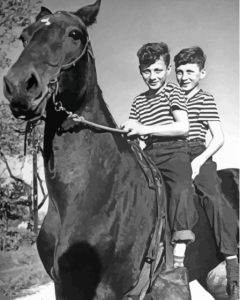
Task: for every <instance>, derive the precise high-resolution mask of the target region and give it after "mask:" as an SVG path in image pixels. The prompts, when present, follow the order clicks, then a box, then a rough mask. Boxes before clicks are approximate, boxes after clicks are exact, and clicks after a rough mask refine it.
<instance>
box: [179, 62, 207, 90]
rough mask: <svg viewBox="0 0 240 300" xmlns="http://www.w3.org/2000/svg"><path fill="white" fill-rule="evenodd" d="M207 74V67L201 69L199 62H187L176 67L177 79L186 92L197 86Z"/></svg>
mask: <svg viewBox="0 0 240 300" xmlns="http://www.w3.org/2000/svg"><path fill="white" fill-rule="evenodd" d="M205 75H206V71H205V69H202V70H200V68H199V66H198V64H185V65H180V66H178V67H177V68H176V77H177V81H178V83H179V85H180V87H181V88H182V89H183V90H184V91H185V92H186V94H188V93H189V92H191V91H192V90H193V89H194V88H195V87H197V86H198V85H199V82H200V80H201V79H203V78H204V77H205Z"/></svg>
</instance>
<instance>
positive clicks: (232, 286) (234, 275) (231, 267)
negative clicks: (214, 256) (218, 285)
mask: <svg viewBox="0 0 240 300" xmlns="http://www.w3.org/2000/svg"><path fill="white" fill-rule="evenodd" d="M226 271H227V288H226V291H227V294H228V295H229V296H230V298H229V300H238V299H239V264H238V261H237V259H226Z"/></svg>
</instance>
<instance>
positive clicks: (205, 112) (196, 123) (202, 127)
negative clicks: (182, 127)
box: [187, 90, 220, 142]
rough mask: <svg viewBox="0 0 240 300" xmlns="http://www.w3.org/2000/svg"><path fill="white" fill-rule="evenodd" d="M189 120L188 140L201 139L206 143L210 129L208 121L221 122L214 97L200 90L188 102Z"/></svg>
mask: <svg viewBox="0 0 240 300" xmlns="http://www.w3.org/2000/svg"><path fill="white" fill-rule="evenodd" d="M187 108H188V118H189V125H190V130H189V136H188V140H189V141H191V140H193V139H196V138H198V139H201V140H202V141H204V142H205V139H206V134H207V131H208V129H209V126H208V121H220V118H219V115H218V111H217V107H216V103H215V100H214V98H213V96H212V95H211V94H209V93H207V92H205V91H203V90H199V91H198V92H197V93H196V94H195V95H194V96H192V97H191V98H190V99H188V101H187Z"/></svg>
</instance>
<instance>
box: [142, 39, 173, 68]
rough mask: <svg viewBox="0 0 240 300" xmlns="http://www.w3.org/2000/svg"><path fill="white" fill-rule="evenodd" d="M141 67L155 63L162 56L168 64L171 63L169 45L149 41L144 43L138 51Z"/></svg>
mask: <svg viewBox="0 0 240 300" xmlns="http://www.w3.org/2000/svg"><path fill="white" fill-rule="evenodd" d="M137 56H138V59H139V65H140V69H143V68H147V67H149V66H150V65H152V64H154V63H155V62H156V61H157V60H159V59H160V57H162V58H163V60H164V62H165V64H166V66H167V67H168V65H169V63H170V54H169V48H168V45H167V44H165V43H148V44H145V45H143V46H142V47H141V48H140V49H139V50H138V52H137Z"/></svg>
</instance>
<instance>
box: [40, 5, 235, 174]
mask: <svg viewBox="0 0 240 300" xmlns="http://www.w3.org/2000/svg"><path fill="white" fill-rule="evenodd" d="M93 2H94V0H92V1H91V0H89V1H87V0H68V1H66V0H43V5H44V6H46V7H48V8H49V9H51V10H52V11H53V12H54V11H57V10H67V11H76V10H78V9H79V8H80V7H82V6H84V5H87V4H90V3H93ZM89 34H90V39H91V43H92V47H93V51H94V55H95V58H96V67H97V74H98V82H99V86H100V87H101V89H102V91H103V96H104V99H105V101H106V103H107V104H108V106H109V108H110V111H111V113H112V114H113V116H114V118H115V120H116V122H117V123H118V124H119V125H120V124H121V123H123V122H124V121H125V120H126V119H127V118H128V115H129V110H130V106H131V103H132V101H133V98H134V97H135V96H136V95H137V94H139V93H141V92H143V91H145V90H146V86H145V84H144V82H143V81H142V78H141V76H140V74H139V70H138V61H137V56H136V52H137V50H138V49H139V48H140V47H141V46H142V45H143V44H145V43H147V42H160V41H163V42H165V43H167V44H168V45H169V48H170V50H171V58H172V59H173V57H174V55H175V54H177V53H178V51H180V50H181V49H182V48H185V47H190V46H196V45H198V46H200V47H202V48H203V50H204V52H205V53H206V55H207V64H206V68H207V76H206V77H205V79H204V80H203V81H202V85H201V87H202V88H203V89H205V90H207V91H208V92H210V93H211V94H213V95H214V97H215V99H216V102H217V106H218V110H219V114H220V117H221V121H222V127H223V131H224V134H225V144H224V146H223V148H222V149H221V150H220V151H219V152H218V153H217V154H216V155H215V157H214V158H215V160H216V162H217V164H218V168H227V167H240V159H239V154H238V153H239V152H240V151H239V150H240V135H239V132H240V129H239V7H238V0H147V1H146V0H102V5H101V8H100V12H99V15H98V18H97V23H96V24H94V25H93V26H91V27H90V28H89ZM169 81H173V82H176V79H175V74H174V68H173V69H172V74H171V75H170V77H169Z"/></svg>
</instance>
